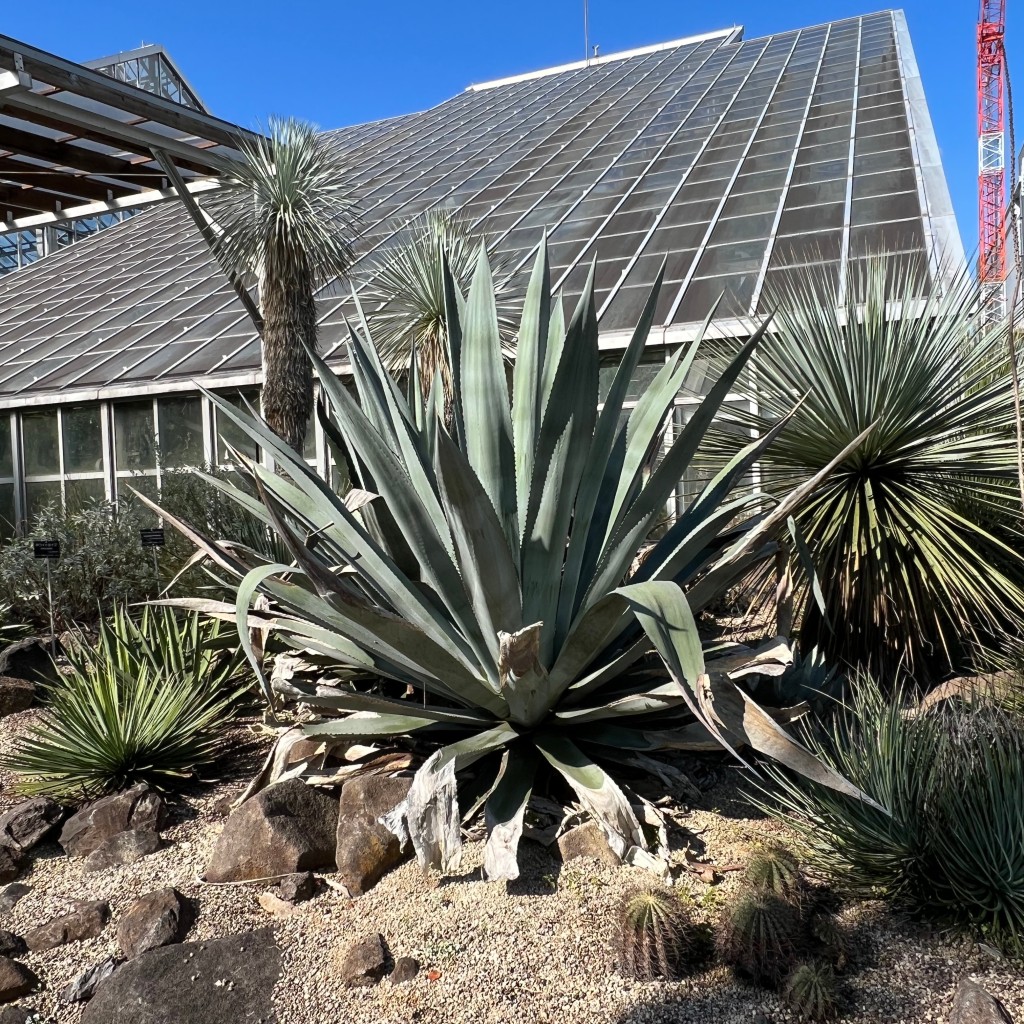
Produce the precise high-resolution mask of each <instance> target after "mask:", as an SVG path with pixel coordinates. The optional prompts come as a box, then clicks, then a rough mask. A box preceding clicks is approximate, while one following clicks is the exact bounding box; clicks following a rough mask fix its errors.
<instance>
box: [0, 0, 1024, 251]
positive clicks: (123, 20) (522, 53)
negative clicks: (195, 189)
mask: <svg viewBox="0 0 1024 1024" xmlns="http://www.w3.org/2000/svg"><path fill="white" fill-rule="evenodd" d="M881 6H882V4H881V3H879V4H878V5H877V6H876V5H875V4H872V3H871V2H870V0H824V2H820V0H815V2H811V0H788V2H785V3H776V4H769V3H764V2H763V0H732V2H730V3H724V2H723V3H718V4H700V5H698V4H694V3H681V2H680V0H590V26H591V28H590V39H591V42H592V43H598V44H600V47H601V52H602V53H611V52H613V51H615V50H624V49H628V48H630V47H634V46H641V45H645V44H648V43H657V42H663V41H665V40H669V39H675V38H678V37H680V36H685V35H690V34H693V33H697V32H705V31H709V30H711V29H718V28H724V27H727V26H729V25H733V24H739V25H743V26H744V29H745V34H746V37H747V38H748V39H749V38H754V37H756V36H761V35H766V34H769V33H771V32H779V31H785V30H787V29H793V28H800V27H803V26H805V25H813V24H816V23H818V22H821V21H829V20H833V19H836V18H843V17H849V16H851V15H854V14H866V13H869V12H870V11H872V10H876V9H879V8H880V7H881ZM1009 6H1010V8H1011V10H1010V23H1009V29H1008V33H1007V38H1008V48H1009V51H1010V54H1011V72H1021V71H1022V69H1024V38H1022V39H1021V40H1020V43H1019V44H1017V38H1018V37H1017V34H1016V32H1015V29H1016V27H1017V25H1018V24H1024V19H1021V18H1019V17H1016V18H1015V13H1016V10H1018V9H1019V5H1018V4H1017V3H1015V2H1014V0H1010V3H1009ZM83 8H84V4H83V0H47V3H45V4H33V3H24V2H23V3H12V4H7V5H5V8H4V16H3V20H2V23H0V31H2V32H3V33H4V34H6V35H10V36H13V37H15V38H16V39H22V40H24V41H26V42H29V43H32V44H33V45H35V46H39V47H41V48H43V49H46V50H50V51H52V52H54V53H57V54H60V55H61V56H63V57H68V58H70V59H72V60H88V59H90V58H92V57H99V56H105V55H107V54H109V53H114V52H116V51H119V50H125V49H130V48H132V47H135V46H138V45H139V44H140V43H143V42H145V43H162V44H163V45H164V46H166V47H167V48H168V49H169V50H170V51H171V53H172V54H173V56H174V58H175V60H176V61H177V62H178V64H179V65H180V66H181V68H182V70H183V71H184V73H185V74H186V76H187V77H189V78H190V79H191V81H192V84H193V85H194V87H195V88H196V90H197V91H198V92H199V94H200V96H202V98H203V99H204V101H205V102H206V103H207V105H208V106H209V107H210V108H211V109H212V110H213V111H214V112H215V113H217V114H218V115H220V116H221V117H224V118H227V119H229V120H233V121H236V122H238V123H240V124H243V125H254V124H255V123H256V122H258V121H260V120H265V119H266V117H267V115H269V114H294V115H297V116H301V117H305V118H308V119H310V120H312V121H315V122H317V123H318V124H320V125H322V126H323V127H325V128H336V127H341V126H343V125H347V124H354V123H358V122H361V121H369V120H374V119H376V118H380V117H387V116H390V115H393V114H403V113H408V112H410V111H413V110H419V109H422V108H424V107H428V106H431V105H433V104H434V103H437V102H440V101H441V100H443V99H446V98H447V97H449V96H451V95H453V94H454V93H456V92H459V91H460V90H462V89H464V88H465V87H466V86H467V85H469V84H470V83H472V82H479V81H485V80H487V79H491V78H500V77H503V76H505V75H511V74H516V73H519V72H522V71H530V70H534V69H537V68H543V67H548V66H551V65H554V64H560V63H564V62H566V61H571V60H578V59H579V58H580V57H582V56H583V13H582V11H583V2H582V0H518V2H516V3H514V4H510V3H507V2H500V0H499V2H490V3H488V2H487V0H435V2H434V3H422V2H419V3H412V2H409V0H392V2H391V3H388V4H384V3H372V2H370V3H366V2H363V3H359V4H355V3H351V2H350V0H341V2H337V0H335V2H333V3H332V2H328V0H316V2H314V0H288V2H284V0H248V2H241V0H230V2H225V0H207V2H206V3H202V2H200V3H196V4H187V5H185V6H184V7H183V6H182V5H180V4H165V5H133V4H124V3H123V2H119V3H108V2H105V0H90V2H89V3H88V5H87V10H88V15H87V16H86V17H83ZM977 8H978V5H977V2H976V0H907V2H906V3H905V4H904V9H905V11H906V13H907V20H908V22H909V25H910V32H911V36H912V38H913V42H914V48H915V51H916V53H917V59H918V63H919V64H920V66H921V71H922V75H923V78H924V84H925V91H926V93H927V96H928V101H929V106H930V108H931V112H932V119H933V121H934V122H935V130H936V134H937V136H938V140H939V145H940V147H941V150H942V156H943V162H944V164H945V168H946V175H947V178H948V180H949V184H950V191H951V192H952V195H953V203H954V206H955V208H956V211H957V216H958V219H959V222H960V231H961V233H962V235H963V239H964V244H965V246H966V248H967V250H968V252H970V251H971V250H973V248H974V247H975V245H976V243H977V212H976V167H977V147H976V141H975V132H976V127H975V118H976V114H975V109H976V103H975V72H974V61H975V42H974V40H975V19H976V18H977ZM186 12H188V13H186ZM1015 80H1016V83H1017V90H1018V95H1020V96H1024V74H1019V75H1018V77H1017V78H1016V79H1015ZM1022 143H1024V110H1022V111H1021V124H1020V128H1019V138H1018V146H1020V145H1021V144H1022Z"/></svg>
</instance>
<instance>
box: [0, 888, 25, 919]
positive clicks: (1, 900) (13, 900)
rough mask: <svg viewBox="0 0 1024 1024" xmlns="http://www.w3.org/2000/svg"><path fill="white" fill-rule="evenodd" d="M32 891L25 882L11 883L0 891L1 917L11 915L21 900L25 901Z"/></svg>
mask: <svg viewBox="0 0 1024 1024" xmlns="http://www.w3.org/2000/svg"><path fill="white" fill-rule="evenodd" d="M31 891H32V886H31V885H26V884H25V883H24V882H11V884H10V885H8V886H5V887H4V889H3V890H2V891H0V917H2V916H3V915H5V914H9V913H10V912H11V911H12V910H13V909H14V907H15V905H16V904H17V902H18V901H19V900H21V899H24V897H26V896H27V895H28V894H29V893H30V892H31Z"/></svg>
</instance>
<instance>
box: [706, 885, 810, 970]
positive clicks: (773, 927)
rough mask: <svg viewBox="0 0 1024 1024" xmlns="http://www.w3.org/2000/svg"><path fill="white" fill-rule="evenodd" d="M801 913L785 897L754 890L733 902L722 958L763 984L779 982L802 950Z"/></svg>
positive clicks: (723, 930)
mask: <svg viewBox="0 0 1024 1024" xmlns="http://www.w3.org/2000/svg"><path fill="white" fill-rule="evenodd" d="M800 925H801V922H800V913H799V911H798V910H797V908H796V907H795V906H794V905H793V904H792V903H791V902H789V901H788V900H785V899H783V898H782V897H781V896H776V895H775V894H774V893H772V892H768V891H766V890H763V889H750V890H747V891H745V892H743V893H741V894H740V896H739V897H738V898H737V899H736V900H734V901H733V902H732V904H731V905H730V906H729V908H728V909H727V911H726V913H725V916H724V917H723V919H722V924H721V927H720V929H719V934H718V951H719V954H720V955H721V957H722V959H723V960H724V961H725V962H726V963H727V964H731V965H732V966H733V967H735V968H736V970H737V971H739V972H740V973H741V974H742V975H744V976H745V977H747V978H749V979H750V980H751V981H754V982H757V983H759V984H768V985H777V984H778V983H779V982H780V981H781V980H782V979H783V978H785V977H786V975H787V974H788V973H789V972H790V970H792V968H793V965H794V963H795V962H796V959H797V956H798V955H799V952H800V937H801V936H800V932H801V928H800Z"/></svg>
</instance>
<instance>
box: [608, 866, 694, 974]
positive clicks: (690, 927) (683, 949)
mask: <svg viewBox="0 0 1024 1024" xmlns="http://www.w3.org/2000/svg"><path fill="white" fill-rule="evenodd" d="M698 946H699V943H697V942H696V929H695V927H694V923H693V921H692V920H691V918H690V915H689V913H688V912H687V910H686V908H685V907H684V906H683V904H682V902H681V901H680V899H679V897H678V896H677V895H676V894H675V893H674V892H673V891H672V890H671V889H668V888H665V887H664V886H649V887H647V888H644V889H637V890H635V891H634V892H631V893H628V894H627V895H626V896H625V897H624V898H623V900H622V903H621V905H620V907H619V921H618V961H619V970H620V971H621V972H622V974H624V975H626V976H627V977H630V978H635V979H637V980H638V981H653V980H654V979H655V978H662V979H664V980H666V981H671V980H673V979H675V978H678V977H679V976H680V975H681V974H682V973H684V971H685V968H686V967H687V966H688V965H689V964H690V963H692V962H693V960H694V959H695V958H696V957H697V953H698Z"/></svg>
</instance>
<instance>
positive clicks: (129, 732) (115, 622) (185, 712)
mask: <svg viewBox="0 0 1024 1024" xmlns="http://www.w3.org/2000/svg"><path fill="white" fill-rule="evenodd" d="M82 640H83V642H80V643H75V644H71V645H69V649H68V652H67V657H68V661H69V664H70V672H69V673H67V674H66V675H65V676H63V677H62V679H61V681H60V682H59V683H56V684H54V685H53V686H52V687H50V688H49V689H48V692H47V698H48V700H47V704H46V706H45V708H44V710H43V712H42V715H41V717H40V720H39V722H38V723H37V724H35V725H33V726H31V727H30V728H29V729H28V730H27V731H26V732H25V733H23V734H22V735H20V736H19V737H18V738H17V739H16V741H15V745H14V749H13V752H12V753H11V754H9V755H7V756H6V757H4V758H3V759H2V761H0V763H2V765H3V767H5V768H6V769H8V770H10V771H14V772H16V773H18V775H19V776H20V778H19V780H18V789H19V790H20V791H22V792H25V793H33V794H35V793H46V794H50V795H53V796H58V797H63V798H69V799H75V798H81V799H85V798H91V797H95V796H98V795H101V794H103V793H108V792H113V791H115V790H118V789H121V788H123V787H124V786H128V785H131V784H133V783H135V782H140V781H145V782H149V783H150V784H152V785H155V786H168V785H171V784H173V783H174V782H176V781H179V780H181V779H185V778H189V777H191V776H192V775H193V774H194V773H195V771H196V769H199V768H202V767H204V766H205V765H208V764H210V762H211V761H213V760H214V758H215V757H216V756H217V755H218V753H219V752H220V750H221V745H222V734H221V730H222V728H223V726H224V725H225V724H226V723H227V722H228V721H229V720H230V719H231V717H232V714H233V711H232V704H233V701H234V699H235V697H236V694H235V693H234V692H232V690H231V689H230V688H229V683H231V682H232V680H234V679H236V678H237V677H238V674H239V671H240V668H241V664H240V662H239V660H238V657H237V656H234V655H232V653H231V651H230V650H229V649H227V650H226V649H225V645H224V643H223V639H222V635H221V633H220V629H219V627H218V625H217V624H212V625H211V624H202V623H200V621H199V617H198V616H197V615H190V616H188V617H186V618H185V619H184V620H182V619H180V618H179V617H177V616H176V615H175V614H174V612H172V611H171V610H170V609H161V610H159V611H154V610H147V612H146V614H145V615H144V616H143V618H142V620H141V622H139V623H138V624H136V623H135V622H133V621H132V620H131V619H130V618H129V617H128V614H127V612H125V611H123V610H119V611H117V612H115V614H114V616H113V618H112V619H111V620H110V621H109V622H102V623H101V624H100V633H99V641H98V643H97V644H96V645H95V646H93V645H91V644H89V643H88V642H85V641H84V638H82Z"/></svg>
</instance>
